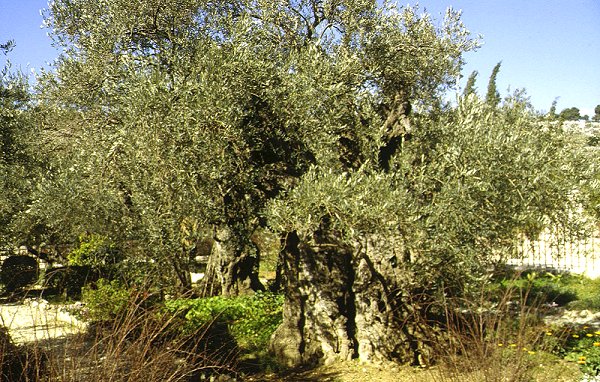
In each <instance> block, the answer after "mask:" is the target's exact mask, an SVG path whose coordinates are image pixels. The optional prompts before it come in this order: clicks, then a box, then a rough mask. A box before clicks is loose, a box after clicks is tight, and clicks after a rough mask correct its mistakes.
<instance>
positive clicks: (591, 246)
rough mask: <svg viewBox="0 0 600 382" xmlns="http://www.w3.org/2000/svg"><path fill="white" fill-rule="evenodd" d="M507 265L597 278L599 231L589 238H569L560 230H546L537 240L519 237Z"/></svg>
mask: <svg viewBox="0 0 600 382" xmlns="http://www.w3.org/2000/svg"><path fill="white" fill-rule="evenodd" d="M516 247H517V251H516V252H517V254H516V255H515V257H514V258H512V259H509V260H508V264H509V265H513V266H519V267H534V268H545V269H548V270H557V271H563V272H570V273H576V274H582V275H585V276H587V277H591V278H596V277H600V229H596V230H595V231H594V232H592V233H590V234H588V235H578V236H577V235H571V234H569V233H567V232H564V231H562V230H560V229H552V230H550V229H549V230H546V231H545V232H543V233H542V234H541V235H540V236H539V237H538V238H537V239H536V240H530V239H529V238H527V237H525V236H522V237H520V238H519V239H518V243H517V245H516Z"/></svg>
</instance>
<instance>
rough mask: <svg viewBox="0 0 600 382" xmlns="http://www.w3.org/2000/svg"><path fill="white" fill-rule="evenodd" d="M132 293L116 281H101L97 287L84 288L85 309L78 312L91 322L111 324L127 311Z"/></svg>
mask: <svg viewBox="0 0 600 382" xmlns="http://www.w3.org/2000/svg"><path fill="white" fill-rule="evenodd" d="M130 300H131V292H130V290H129V289H128V288H126V287H125V286H123V285H122V284H121V283H119V282H118V281H116V280H113V281H108V280H106V279H100V280H98V282H97V283H96V285H94V286H92V285H89V286H86V287H84V288H83V292H82V301H83V302H84V304H85V305H84V306H85V309H83V310H81V311H79V312H77V313H78V315H79V316H80V318H82V319H85V320H87V321H91V322H109V321H113V320H114V319H116V318H118V317H119V316H121V315H122V313H123V312H125V310H126V309H127V307H128V305H129V302H130Z"/></svg>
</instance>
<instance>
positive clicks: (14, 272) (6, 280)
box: [0, 256, 39, 293]
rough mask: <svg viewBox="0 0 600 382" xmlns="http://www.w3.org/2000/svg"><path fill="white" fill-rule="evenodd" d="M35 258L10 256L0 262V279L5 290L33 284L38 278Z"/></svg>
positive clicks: (8, 290) (10, 290)
mask: <svg viewBox="0 0 600 382" xmlns="http://www.w3.org/2000/svg"><path fill="white" fill-rule="evenodd" d="M38 272H39V268H38V263H37V260H36V259H34V258H33V257H30V256H10V257H8V258H7V259H6V260H4V262H3V263H2V267H1V268H0V281H1V282H2V284H4V287H5V289H6V291H7V292H9V293H13V292H16V291H17V290H19V289H21V288H23V287H25V286H27V285H30V284H34V283H35V282H36V281H37V279H38Z"/></svg>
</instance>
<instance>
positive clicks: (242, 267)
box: [200, 226, 264, 296]
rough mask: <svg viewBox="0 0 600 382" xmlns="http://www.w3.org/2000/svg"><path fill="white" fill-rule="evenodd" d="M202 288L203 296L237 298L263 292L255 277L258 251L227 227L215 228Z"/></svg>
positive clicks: (252, 244)
mask: <svg viewBox="0 0 600 382" xmlns="http://www.w3.org/2000/svg"><path fill="white" fill-rule="evenodd" d="M213 238H214V243H213V247H212V250H211V253H210V256H209V258H208V263H207V265H206V272H205V275H204V278H203V279H202V282H201V284H200V286H201V294H202V296H218V295H220V296H237V295H240V294H247V293H251V292H255V291H259V290H264V286H263V285H262V284H261V282H260V280H259V278H258V261H259V250H258V248H257V246H256V245H254V243H252V241H251V240H250V239H249V238H248V240H247V242H244V241H243V240H241V239H240V238H238V237H236V235H235V233H234V232H233V231H232V229H231V228H230V227H227V226H223V227H219V228H216V229H215V231H214V234H213Z"/></svg>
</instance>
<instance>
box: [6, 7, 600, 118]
mask: <svg viewBox="0 0 600 382" xmlns="http://www.w3.org/2000/svg"><path fill="white" fill-rule="evenodd" d="M408 3H409V2H402V1H401V2H400V3H399V4H400V5H402V4H408ZM410 4H413V3H412V2H410ZM419 4H420V6H421V7H422V8H425V9H426V10H427V11H428V12H429V13H431V14H432V15H433V17H434V18H435V19H438V20H441V17H442V14H443V12H444V11H445V9H446V8H448V7H453V8H454V9H461V10H462V11H463V22H464V24H465V25H466V26H467V28H468V29H469V30H470V31H471V32H473V33H474V34H481V35H482V36H483V42H484V45H483V46H482V47H481V48H480V49H479V50H478V51H477V52H474V53H468V54H467V55H465V58H466V60H467V65H466V66H465V68H464V70H463V74H464V76H465V78H466V77H467V76H468V75H469V74H470V73H471V72H472V71H473V70H477V71H478V72H479V77H478V79H479V81H478V84H477V85H478V88H479V89H480V92H482V93H484V92H485V89H486V86H487V80H488V78H489V75H490V73H491V71H492V68H493V67H494V65H496V63H497V62H499V61H502V68H501V70H500V73H499V75H498V81H497V84H498V89H499V90H500V91H501V93H502V94H503V95H505V94H507V90H508V89H509V87H510V89H511V91H512V90H514V89H516V88H525V89H526V90H527V93H528V95H529V96H530V97H531V101H532V103H533V105H534V107H535V108H536V109H538V110H548V109H549V108H550V105H551V104H552V101H553V100H554V99H555V98H557V97H558V105H557V108H558V110H559V111H560V110H562V109H564V108H567V107H578V108H579V109H581V114H582V115H583V114H589V115H590V116H591V115H592V114H593V109H594V107H595V106H596V105H599V104H600V0H569V1H567V0H487V1H486V0H422V1H420V2H419ZM46 6H47V1H46V0H0V42H3V41H6V40H8V39H14V40H15V42H16V44H17V46H16V48H15V49H14V50H13V52H11V53H10V55H9V58H10V60H11V61H12V62H13V64H14V66H16V67H20V68H21V69H23V70H24V71H30V69H32V68H35V69H39V68H41V67H48V65H47V63H48V62H52V61H53V60H54V58H56V56H57V52H56V50H55V49H54V48H52V46H51V41H50V39H49V38H48V37H47V35H46V33H47V30H45V29H42V28H41V24H42V17H41V16H40V9H42V8H45V7H46ZM4 60H5V57H2V56H1V55H0V66H2V64H3V61H4Z"/></svg>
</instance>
